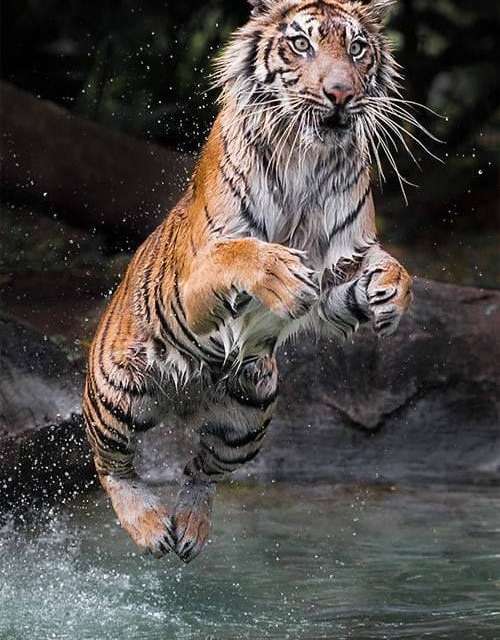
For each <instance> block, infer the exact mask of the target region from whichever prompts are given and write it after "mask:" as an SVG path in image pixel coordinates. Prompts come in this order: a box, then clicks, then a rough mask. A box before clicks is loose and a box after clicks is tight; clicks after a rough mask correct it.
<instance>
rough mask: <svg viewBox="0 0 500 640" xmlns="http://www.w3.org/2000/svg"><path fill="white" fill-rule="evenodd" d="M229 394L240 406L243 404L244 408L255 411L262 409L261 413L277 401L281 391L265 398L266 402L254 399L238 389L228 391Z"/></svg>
mask: <svg viewBox="0 0 500 640" xmlns="http://www.w3.org/2000/svg"><path fill="white" fill-rule="evenodd" d="M228 393H229V395H230V396H231V398H233V400H236V402H237V403H238V404H241V405H242V406H244V407H251V408H253V409H260V410H261V411H265V410H266V409H268V408H269V407H270V406H271V404H272V403H273V402H274V401H275V400H276V398H277V397H278V394H279V390H278V389H276V391H275V392H274V393H273V394H271V395H270V396H269V397H267V398H265V400H258V399H257V398H252V397H251V396H250V395H248V394H246V393H244V392H242V391H239V390H238V389H228Z"/></svg>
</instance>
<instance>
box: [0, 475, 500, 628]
mask: <svg viewBox="0 0 500 640" xmlns="http://www.w3.org/2000/svg"><path fill="white" fill-rule="evenodd" d="M499 507H500V496H499V492H498V491H496V490H493V489H491V490H490V489H488V490H479V489H472V490H466V489H461V490H453V491H449V490H446V489H440V490H437V491H436V490H434V491H428V490H419V491H409V490H408V491H404V490H400V491H394V490H392V491H391V490H382V489H375V488H372V489H366V488H365V489H355V488H353V489H345V488H343V489H342V488H334V487H331V486H321V487H315V488H311V487H309V488H305V487H289V486H280V487H278V486H272V487H269V488H267V489H265V490H263V489H262V488H259V489H249V488H245V489H242V488H239V489H235V488H231V487H226V488H224V489H223V490H222V492H221V495H220V496H219V499H218V502H217V510H216V517H215V522H216V525H215V529H214V536H213V543H212V544H211V545H210V546H209V548H208V550H207V551H206V552H205V554H204V556H202V557H201V558H199V559H198V560H197V561H195V562H194V563H193V564H192V565H190V566H189V567H184V566H181V565H180V563H179V561H177V559H176V558H175V557H171V558H168V559H166V560H163V561H156V560H154V559H153V558H145V557H141V556H139V555H137V554H136V552H135V548H134V546H133V545H132V543H131V542H130V541H129V540H128V538H127V536H126V535H125V534H124V533H123V532H122V531H121V530H120V529H119V528H118V527H117V526H116V522H115V520H114V517H113V513H112V512H111V511H110V510H109V507H108V506H107V504H106V502H105V500H104V499H103V497H102V496H101V494H93V495H92V496H90V497H87V498H84V499H81V500H80V501H79V502H76V503H72V504H68V505H67V506H66V507H64V508H63V509H61V510H58V511H52V512H46V513H44V514H30V516H29V518H28V520H27V521H25V522H24V524H23V523H19V522H16V523H14V522H13V521H11V522H8V523H7V524H5V525H4V526H3V527H2V528H1V529H0V638H1V640H25V639H26V638H30V640H46V639H57V640H70V639H71V640H74V639H76V638H77V639H79V640H80V639H81V640H122V639H124V638H127V640H136V639H137V640H142V639H147V640H157V639H158V640H160V639H161V640H184V639H191V638H193V639H195V638H196V639H201V640H206V639H209V638H210V639H212V638H213V639H214V640H240V639H241V640H265V639H273V640H274V639H276V640H278V639H279V640H286V639H287V638H289V639H293V640H298V639H301V640H320V639H326V638H329V639H331V638H335V639H338V640H343V639H346V640H347V639H353V640H365V639H366V640H368V639H369V640H378V639H384V638H387V639H390V640H403V639H406V638H413V639H415V640H416V639H417V638H418V639H419V640H420V639H421V638H433V639H436V640H437V639H439V640H443V639H446V638H450V639H452V640H456V639H457V638H460V639H461V640H469V639H470V640H472V639H475V640H498V638H500V508H499Z"/></svg>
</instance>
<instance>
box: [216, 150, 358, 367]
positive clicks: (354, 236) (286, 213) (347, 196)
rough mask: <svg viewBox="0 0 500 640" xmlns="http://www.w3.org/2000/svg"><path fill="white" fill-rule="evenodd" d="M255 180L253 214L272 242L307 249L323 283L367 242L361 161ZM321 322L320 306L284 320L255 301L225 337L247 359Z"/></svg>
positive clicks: (296, 169) (310, 263)
mask: <svg viewBox="0 0 500 640" xmlns="http://www.w3.org/2000/svg"><path fill="white" fill-rule="evenodd" d="M252 184H253V192H252V196H251V201H252V206H253V214H254V216H256V217H257V219H258V221H259V225H260V226H261V228H264V229H265V230H266V236H267V237H266V240H267V241H269V242H274V243H278V244H282V245H284V246H288V247H290V248H293V249H299V250H301V251H303V252H304V254H305V255H304V260H305V261H306V263H307V264H308V266H309V267H310V268H311V269H312V270H313V271H314V273H315V278H316V280H317V282H318V284H319V283H320V282H321V279H322V276H323V273H324V271H325V269H327V268H331V267H332V266H333V265H335V264H336V263H337V262H338V261H339V260H341V259H350V258H351V257H352V256H354V255H355V253H356V247H357V246H360V245H361V244H362V241H363V238H362V236H363V228H362V225H361V226H360V225H359V223H358V220H357V216H358V214H359V213H361V209H360V204H361V205H362V206H363V204H364V203H363V194H364V193H366V190H367V184H368V185H369V176H368V174H367V173H366V175H365V174H364V173H363V172H362V171H361V170H360V166H359V163H356V162H352V163H349V164H348V165H347V166H345V167H344V171H343V172H342V173H339V172H338V171H337V172H336V171H335V169H334V168H332V167H331V166H330V165H328V164H323V163H317V164H315V165H314V166H312V167H311V168H310V169H309V170H307V171H305V170H304V169H303V168H301V167H300V166H297V167H292V168H291V169H289V171H288V173H287V176H286V178H282V179H278V180H276V182H275V183H274V184H273V183H271V186H270V185H269V182H268V181H267V180H264V179H263V178H262V176H260V177H259V176H257V177H256V178H255V179H254V180H253V182H252ZM362 206H361V208H362ZM353 213H354V214H356V215H355V216H354V215H353ZM316 320H317V312H316V310H315V309H314V308H313V309H312V310H311V312H310V313H309V314H307V315H306V316H305V317H303V318H301V319H300V320H297V321H284V320H282V319H281V318H278V317H277V316H276V315H274V314H273V313H271V312H269V311H268V310H266V309H265V308H264V307H262V306H261V305H260V304H259V303H258V302H256V301H254V302H253V303H252V304H251V305H250V306H249V307H248V309H247V311H246V312H245V313H244V314H243V316H241V317H240V318H238V319H236V320H234V321H232V322H231V323H230V324H229V325H227V326H226V327H224V329H223V333H224V335H223V336H222V337H223V341H224V342H225V343H226V344H232V345H233V350H236V351H239V352H240V353H241V356H242V357H245V356H248V355H254V354H256V353H261V352H263V351H265V350H267V349H269V345H274V344H277V343H280V342H283V341H284V340H286V339H287V338H288V337H289V336H290V335H293V334H296V333H298V332H299V331H301V330H303V329H304V328H307V327H308V326H311V325H314V324H315V323H316Z"/></svg>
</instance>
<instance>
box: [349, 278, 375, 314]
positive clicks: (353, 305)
mask: <svg viewBox="0 0 500 640" xmlns="http://www.w3.org/2000/svg"><path fill="white" fill-rule="evenodd" d="M357 284H358V281H356V282H353V283H352V285H351V286H350V287H349V289H348V290H347V297H346V301H345V303H346V307H347V309H348V311H349V312H350V313H351V314H352V315H353V316H354V318H356V320H357V321H358V322H360V323H363V322H367V321H368V320H369V319H370V316H369V315H368V314H367V313H365V311H363V309H362V308H361V307H360V305H359V303H358V301H357V300H356V286H357Z"/></svg>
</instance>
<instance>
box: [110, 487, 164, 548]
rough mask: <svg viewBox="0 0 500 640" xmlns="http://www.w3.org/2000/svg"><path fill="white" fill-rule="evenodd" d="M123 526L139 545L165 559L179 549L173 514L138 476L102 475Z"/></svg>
mask: <svg viewBox="0 0 500 640" xmlns="http://www.w3.org/2000/svg"><path fill="white" fill-rule="evenodd" d="M100 480H101V484H102V486H103V488H104V490H105V491H106V493H107V494H108V495H109V496H110V498H111V502H112V504H113V509H114V510H115V513H116V515H117V516H118V520H119V521H120V524H121V526H122V527H123V528H124V529H125V531H126V532H127V533H128V534H129V536H130V537H131V538H132V540H133V541H134V542H135V543H136V545H137V546H138V547H139V548H140V549H142V550H144V551H148V552H150V553H152V554H153V556H154V557H155V558H161V557H163V556H164V555H166V554H167V553H169V552H170V551H171V550H172V549H173V548H174V547H175V538H174V533H173V528H172V523H171V520H170V513H169V511H168V510H167V508H166V507H165V506H164V505H163V504H162V503H161V501H160V500H159V499H158V498H157V496H156V495H155V494H154V493H153V492H152V491H151V490H150V489H149V488H148V487H147V485H146V484H145V483H143V482H141V480H139V478H138V477H133V478H117V477H116V476H113V475H101V476H100Z"/></svg>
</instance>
